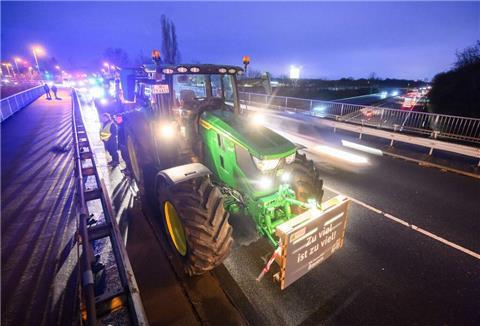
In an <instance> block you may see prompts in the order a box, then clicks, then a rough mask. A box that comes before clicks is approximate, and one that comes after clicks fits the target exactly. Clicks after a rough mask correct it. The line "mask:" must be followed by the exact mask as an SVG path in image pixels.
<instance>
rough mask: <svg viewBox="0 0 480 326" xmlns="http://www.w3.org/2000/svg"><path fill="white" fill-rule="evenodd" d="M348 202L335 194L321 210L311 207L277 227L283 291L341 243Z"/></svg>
mask: <svg viewBox="0 0 480 326" xmlns="http://www.w3.org/2000/svg"><path fill="white" fill-rule="evenodd" d="M348 203H349V200H348V199H347V198H345V197H343V196H337V197H335V198H332V199H331V200H329V201H327V202H326V203H325V204H326V206H327V208H325V209H324V210H317V209H310V210H308V211H306V212H304V213H302V214H300V215H298V216H297V217H295V218H293V219H291V220H289V221H288V222H286V223H283V224H281V225H280V226H278V227H277V229H276V234H277V236H278V237H279V238H280V240H281V246H282V248H281V254H280V259H279V262H280V273H279V275H278V280H279V281H280V287H281V289H282V290H283V289H285V288H286V287H287V286H289V285H290V284H292V283H293V282H295V281H296V280H298V279H299V278H300V277H302V276H303V275H305V274H306V273H308V272H309V271H310V270H311V269H313V268H314V267H316V266H317V265H319V264H320V263H322V262H323V261H325V260H326V259H327V258H328V257H330V256H331V255H332V254H333V253H334V252H335V251H337V250H338V249H340V248H341V247H342V246H343V239H344V237H345V228H346V225H347V209H348Z"/></svg>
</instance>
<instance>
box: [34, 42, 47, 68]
mask: <svg viewBox="0 0 480 326" xmlns="http://www.w3.org/2000/svg"><path fill="white" fill-rule="evenodd" d="M32 52H33V58H34V59H35V64H36V66H37V70H38V73H40V65H39V64H38V56H39V55H42V54H44V53H45V50H44V49H43V48H41V47H39V46H34V47H33V48H32Z"/></svg>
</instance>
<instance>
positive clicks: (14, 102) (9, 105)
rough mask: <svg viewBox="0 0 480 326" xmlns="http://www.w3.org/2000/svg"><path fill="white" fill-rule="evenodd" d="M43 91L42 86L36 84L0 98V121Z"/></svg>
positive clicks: (30, 101) (33, 99)
mask: <svg viewBox="0 0 480 326" xmlns="http://www.w3.org/2000/svg"><path fill="white" fill-rule="evenodd" d="M44 93H45V91H44V90H43V86H36V87H33V88H30V89H27V90H25V91H22V92H20V93H17V94H14V95H11V96H9V97H6V98H3V99H1V100H0V104H1V110H0V121H2V122H3V121H5V120H6V119H7V118H8V117H10V116H11V115H13V114H14V113H16V112H17V111H19V110H21V109H23V108H24V107H26V106H27V105H29V104H30V103H32V102H33V101H35V100H36V99H37V98H39V97H40V96H41V95H42V94H44Z"/></svg>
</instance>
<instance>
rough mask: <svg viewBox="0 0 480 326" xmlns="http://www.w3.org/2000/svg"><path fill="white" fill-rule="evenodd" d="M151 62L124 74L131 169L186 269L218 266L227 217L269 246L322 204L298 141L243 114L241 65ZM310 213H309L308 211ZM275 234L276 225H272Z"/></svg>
mask: <svg viewBox="0 0 480 326" xmlns="http://www.w3.org/2000/svg"><path fill="white" fill-rule="evenodd" d="M153 59H154V64H152V65H145V66H142V67H141V68H138V69H123V70H122V71H121V74H120V82H121V88H122V94H121V98H122V102H123V105H124V107H125V108H124V110H127V111H129V112H130V114H128V115H126V117H125V119H124V122H125V128H126V134H127V137H126V144H127V146H126V148H127V151H128V158H129V159H128V161H129V162H128V166H129V167H130V168H131V170H132V172H133V176H134V178H135V180H136V183H137V185H138V187H139V189H140V192H141V193H143V194H144V195H145V196H146V197H149V196H150V197H151V198H152V199H153V200H154V201H155V202H156V204H157V205H158V208H159V212H158V216H159V219H161V221H162V224H163V225H164V230H165V233H166V236H167V237H168V238H169V242H170V243H171V246H172V249H173V250H174V251H176V252H177V253H178V255H179V256H180V259H181V261H182V262H183V264H184V266H185V271H186V272H187V273H188V274H190V275H195V274H201V273H204V272H206V271H208V270H211V269H212V268H214V267H216V266H218V265H219V264H221V263H222V262H223V260H224V259H225V258H226V257H227V256H228V255H229V253H230V249H231V246H232V242H233V240H232V226H231V225H230V224H229V215H230V214H241V215H244V216H249V217H250V218H252V219H253V221H254V222H255V224H256V228H257V230H258V232H259V233H260V234H261V235H263V236H264V237H266V238H267V239H268V240H269V242H270V243H271V244H272V246H273V247H274V248H278V246H279V245H280V246H281V245H282V243H281V241H280V239H279V237H278V235H277V234H276V230H277V229H278V227H279V226H282V225H284V224H285V223H287V222H288V221H290V220H292V219H294V218H295V217H297V216H299V215H302V216H304V215H305V214H306V212H307V211H312V210H313V211H320V212H321V207H320V203H321V202H322V196H323V190H322V186H323V183H322V180H321V179H320V175H319V172H318V171H317V169H316V168H315V166H314V164H313V162H312V161H310V160H307V158H306V156H305V155H304V154H300V153H299V152H298V151H297V147H296V145H294V144H293V143H291V142H290V141H289V140H287V139H285V138H284V137H282V136H280V135H278V134H277V133H275V132H273V131H272V130H270V129H268V128H266V127H264V126H263V125H262V124H261V123H258V121H256V120H255V118H254V115H252V114H247V113H245V112H242V111H244V110H242V108H241V105H240V101H239V94H238V91H237V84H236V76H237V75H239V74H242V72H243V70H242V68H240V67H236V66H228V65H210V64H194V65H192V64H185V65H174V66H173V65H162V64H160V63H159V62H160V60H159V55H158V52H154V53H153ZM310 215H312V214H310ZM277 231H278V230H277Z"/></svg>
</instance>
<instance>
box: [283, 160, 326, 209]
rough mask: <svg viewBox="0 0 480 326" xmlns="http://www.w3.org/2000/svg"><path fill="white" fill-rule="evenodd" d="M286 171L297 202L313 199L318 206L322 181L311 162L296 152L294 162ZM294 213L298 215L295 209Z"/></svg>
mask: <svg viewBox="0 0 480 326" xmlns="http://www.w3.org/2000/svg"><path fill="white" fill-rule="evenodd" d="M287 171H288V172H289V173H290V175H291V178H292V182H291V186H292V189H293V191H294V192H295V195H296V197H297V199H298V200H300V201H302V202H307V201H308V200H309V199H315V200H316V201H317V203H319V204H320V203H321V202H322V198H323V180H322V179H321V178H320V173H319V172H318V170H317V168H316V167H315V165H314V164H313V161H312V160H308V159H307V156H306V155H305V154H299V153H298V152H297V154H296V156H295V161H294V162H293V163H291V164H290V165H289V166H288V167H287ZM294 212H296V213H299V212H300V210H299V209H298V208H297V207H295V208H294Z"/></svg>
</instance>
